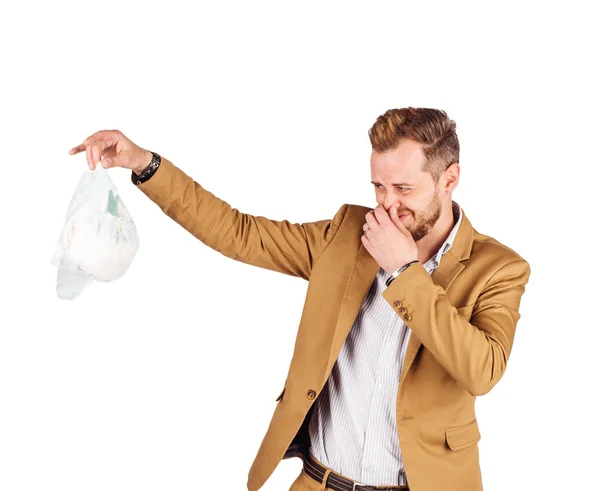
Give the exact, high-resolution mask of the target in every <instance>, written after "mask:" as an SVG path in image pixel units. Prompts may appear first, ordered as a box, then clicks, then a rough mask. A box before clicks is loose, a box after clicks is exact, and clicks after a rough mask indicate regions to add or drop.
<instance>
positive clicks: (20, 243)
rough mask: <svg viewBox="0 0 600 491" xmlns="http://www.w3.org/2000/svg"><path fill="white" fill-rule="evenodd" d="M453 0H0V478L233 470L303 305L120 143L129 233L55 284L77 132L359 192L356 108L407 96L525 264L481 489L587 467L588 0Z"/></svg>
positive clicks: (482, 412)
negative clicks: (177, 211)
mask: <svg viewBox="0 0 600 491" xmlns="http://www.w3.org/2000/svg"><path fill="white" fill-rule="evenodd" d="M448 4H451V5H445V4H430V3H426V2H414V1H413V2H375V1H370V2H360V6H359V2H356V3H351V2H323V1H320V2H316V1H314V2H312V1H304V2H295V3H291V2H264V1H256V0H255V1H252V2H242V1H238V2H231V1H230V2H225V1H222V2H197V5H195V6H192V5H193V4H192V2H183V1H173V0H172V1H169V2H144V3H142V2H132V1H123V0H121V1H119V2H117V1H104V2H85V3H84V2H64V1H55V2H21V3H19V4H18V5H19V6H18V7H17V6H15V4H13V5H7V4H4V6H3V7H1V11H0V50H1V51H0V53H1V60H0V61H1V67H2V68H1V77H0V84H1V90H0V103H1V104H0V118H1V119H0V125H1V126H0V139H1V144H2V145H1V147H0V148H1V150H2V152H1V169H0V179H1V181H0V182H1V184H0V185H1V193H0V205H1V207H0V213H1V215H0V216H1V222H0V223H1V228H0V230H1V233H2V239H1V241H0V247H1V258H2V269H1V272H2V273H1V275H2V276H1V286H0V288H1V295H0V489H1V490H3V491H21V490H23V491H25V490H27V491H41V490H61V491H67V490H77V491H81V490H86V491H87V490H90V491H92V490H112V491H117V490H145V491H149V490H174V489H176V490H179V491H184V490H197V489H213V488H214V489H232V490H242V489H246V479H247V473H248V470H249V468H250V466H251V464H252V461H253V459H254V456H255V454H256V451H257V450H258V448H259V446H260V443H261V440H262V438H263V436H264V433H265V431H266V429H267V426H268V423H269V421H270V418H271V415H272V412H273V410H274V408H275V405H276V402H275V398H276V396H277V395H278V394H279V392H280V390H281V388H282V385H283V382H284V380H285V377H286V374H287V369H288V365H289V361H290V359H291V354H292V350H293V345H294V341H295V335H296V329H297V326H298V324H297V323H298V321H299V319H300V314H301V310H302V307H303V302H304V294H305V292H306V286H307V283H306V282H304V281H303V280H301V279H297V278H292V277H287V276H284V275H280V274H277V273H274V272H271V271H267V270H261V269H259V268H254V267H251V266H247V265H244V264H242V263H238V262H236V261H233V260H230V259H227V258H225V257H224V256H222V255H220V254H219V253H217V252H215V251H213V250H212V249H209V248H208V247H207V246H205V245H204V244H202V243H201V242H199V241H198V240H196V239H195V238H194V237H193V236H191V235H190V234H189V233H188V232H186V231H185V230H183V229H182V228H181V227H179V226H178V225H177V224H175V222H173V221H172V220H171V219H169V218H168V217H167V216H166V215H164V214H162V212H161V211H160V209H159V208H158V207H157V206H156V205H154V204H153V203H152V202H151V201H150V200H149V199H148V198H147V197H146V196H145V195H144V194H143V193H141V192H140V191H139V190H138V189H136V188H135V187H134V186H133V184H131V182H130V180H129V176H130V174H129V172H128V171H126V170H124V169H111V170H110V171H109V175H110V177H111V178H112V180H113V181H114V183H115V184H116V186H117V188H118V189H119V192H120V194H121V196H122V199H123V201H124V202H125V204H126V206H127V208H128V209H129V211H130V213H131V214H132V216H133V218H134V221H135V223H136V226H137V227H138V233H139V235H140V240H141V245H140V250H139V252H138V254H137V256H136V257H135V259H134V262H133V264H132V265H131V267H130V269H129V270H128V272H127V274H126V275H125V276H124V277H123V278H121V279H119V280H117V281H115V282H112V283H95V284H93V285H91V286H90V287H89V288H88V289H87V290H86V291H85V292H84V293H83V294H82V295H81V296H80V297H78V298H76V299H75V300H73V301H63V300H59V299H58V298H57V296H56V293H55V282H56V268H54V267H52V266H51V265H50V258H51V255H52V252H53V251H54V246H55V244H56V241H57V239H58V235H59V233H60V230H61V228H62V225H63V222H64V218H65V213H66V210H67V206H68V203H69V200H70V198H71V195H72V193H73V191H74V189H75V186H76V184H77V182H78V180H79V177H80V175H81V173H82V172H85V171H86V169H87V166H86V162H85V157H84V156H83V155H78V156H69V155H68V151H69V149H70V148H72V147H74V146H75V145H77V144H79V143H80V142H81V141H83V139H85V138H86V137H87V136H89V135H90V134H92V133H94V132H96V131H98V130H101V129H115V128H116V129H120V130H121V131H123V132H124V133H125V135H127V136H128V137H129V138H131V139H132V140H133V141H134V142H135V143H137V144H138V145H140V146H142V147H144V148H148V149H151V150H154V151H156V152H158V153H160V154H161V155H164V156H165V157H167V158H168V159H169V160H171V161H172V162H174V163H175V164H176V165H178V166H179V167H180V168H182V169H183V170H185V171H186V172H188V173H189V174H190V175H191V176H193V177H194V178H195V179H196V180H197V181H198V182H200V183H201V184H202V185H203V186H204V187H205V188H207V189H208V190H210V191H211V192H213V193H214V194H216V195H217V196H219V197H220V198H222V199H224V200H226V201H227V202H228V203H230V204H231V205H232V206H233V207H236V208H238V209H240V210H241V211H244V212H246V213H252V214H255V215H263V216H267V217H269V218H273V219H284V218H286V219H288V220H291V221H293V222H303V221H313V220H320V219H324V218H331V217H332V216H333V214H334V213H335V211H337V210H338V209H339V207H340V206H341V204H343V203H353V204H362V205H366V206H374V204H375V196H374V191H373V188H372V185H371V184H370V171H369V155H370V145H369V141H368V137H367V130H368V129H369V127H370V126H371V125H372V124H373V122H374V121H375V119H376V117H377V116H378V115H380V114H382V113H383V112H385V110H387V109H389V108H393V107H404V106H415V107H419V106H425V107H436V108H440V109H444V110H446V111H447V112H448V114H449V115H450V117H452V118H453V119H454V120H455V121H456V122H457V131H458V135H459V138H460V142H461V170H462V173H461V180H460V184H459V187H458V189H457V190H456V192H455V193H454V195H453V198H454V199H455V200H456V201H457V202H458V203H459V204H460V205H461V206H462V207H463V209H464V210H465V213H466V215H467V216H468V218H469V219H470V220H471V222H472V223H473V225H474V226H475V228H476V229H477V230H478V231H479V232H481V233H485V234H488V235H491V236H492V237H494V238H496V239H497V240H499V241H501V242H502V243H504V244H506V245H508V246H509V247H511V248H513V249H514V250H516V251H517V252H518V253H519V254H521V255H522V256H523V257H524V258H526V259H527V260H528V261H529V263H530V265H531V268H532V274H531V279H530V283H529V284H528V286H527V290H526V292H525V295H524V296H523V299H522V306H521V315H522V318H521V320H520V321H519V324H518V329H517V335H516V339H515V345H514V349H513V352H512V355H511V358H510V362H509V365H508V369H507V371H506V374H505V376H504V378H503V379H502V380H501V382H500V383H499V384H498V385H497V386H496V387H495V388H494V389H493V390H492V392H490V393H489V394H487V395H485V396H483V397H481V398H479V399H478V401H477V406H476V408H477V415H478V420H479V423H480V428H481V432H482V440H481V442H480V451H481V466H482V472H483V479H484V487H485V489H486V491H494V490H498V491H500V490H502V491H503V490H506V489H511V490H531V489H545V490H559V489H561V490H562V489H598V488H597V487H596V486H597V485H598V484H597V482H598V481H597V472H595V469H596V468H597V466H598V457H599V453H598V439H599V438H600V432H599V429H598V419H597V415H598V414H599V413H600V407H599V405H598V402H596V401H597V392H598V380H597V379H598V368H597V358H598V343H599V341H600V337H599V335H598V329H599V327H600V322H599V321H598V313H597V306H598V303H597V302H598V286H597V284H598V283H597V281H598V279H597V277H598V266H597V264H596V263H597V255H598V252H597V248H598V247H597V242H596V241H595V240H593V236H596V233H595V232H596V231H595V228H596V227H597V223H598V219H597V214H596V209H595V204H596V200H597V187H598V164H599V158H598V129H599V128H598V127H599V125H598V110H599V109H600V105H599V100H598V86H599V80H598V75H597V71H596V70H595V67H596V66H597V54H598V53H597V48H598V44H599V36H598V34H597V33H598V29H597V25H596V23H595V21H594V16H593V15H592V9H591V5H592V2H589V3H583V2H581V3H578V2H562V3H558V2H544V3H542V2H539V3H535V2H514V3H510V2H509V3H507V2H503V3H496V4H495V5H494V6H491V5H489V4H487V3H485V4H484V3H483V2H482V3H478V4H476V3H474V2H473V3H471V4H465V3H462V4H461V3H457V2H448ZM367 5H368V6H367ZM300 466H301V461H300V460H299V459H291V460H286V461H283V462H281V464H280V465H279V466H278V467H277V469H276V471H275V472H274V474H273V475H272V476H271V478H270V479H269V481H268V482H267V483H266V484H265V486H264V488H263V489H265V490H270V491H275V490H287V489H288V487H289V485H290V484H291V483H292V481H293V480H294V479H295V477H296V476H297V474H298V473H299V471H300ZM224 481H225V482H224Z"/></svg>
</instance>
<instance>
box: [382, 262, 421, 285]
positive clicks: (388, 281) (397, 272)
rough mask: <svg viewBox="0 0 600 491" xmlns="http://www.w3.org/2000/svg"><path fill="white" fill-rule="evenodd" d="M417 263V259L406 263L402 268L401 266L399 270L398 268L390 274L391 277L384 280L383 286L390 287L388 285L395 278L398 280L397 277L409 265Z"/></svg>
mask: <svg viewBox="0 0 600 491" xmlns="http://www.w3.org/2000/svg"><path fill="white" fill-rule="evenodd" d="M418 262H419V261H418V259H415V260H414V261H411V262H409V263H406V264H405V265H404V266H402V267H401V268H399V269H397V270H396V271H394V272H393V273H392V275H391V276H390V277H389V278H388V279H387V280H386V282H385V286H386V287H388V286H390V283H391V282H392V281H394V280H395V279H396V278H398V276H399V275H400V273H402V271H404V270H405V269H406V268H408V267H409V266H410V265H411V264H415V263H418Z"/></svg>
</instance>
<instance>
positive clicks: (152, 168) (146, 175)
mask: <svg viewBox="0 0 600 491" xmlns="http://www.w3.org/2000/svg"><path fill="white" fill-rule="evenodd" d="M150 152H151V153H152V160H151V161H150V163H149V164H148V166H147V167H146V168H145V169H144V170H143V171H142V172H140V174H139V175H137V174H136V173H135V172H133V171H131V181H132V182H133V184H135V185H136V186H137V185H138V184H142V183H143V182H146V181H147V180H148V179H150V178H151V177H152V176H153V175H154V173H155V172H156V170H157V169H158V167H159V166H160V161H161V159H160V155H158V154H157V153H156V152H152V150H150Z"/></svg>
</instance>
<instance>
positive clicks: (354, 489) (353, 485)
mask: <svg viewBox="0 0 600 491" xmlns="http://www.w3.org/2000/svg"><path fill="white" fill-rule="evenodd" d="M356 486H362V487H363V488H365V489H368V488H370V487H371V486H368V485H366V484H363V483H361V482H356V481H352V491H356Z"/></svg>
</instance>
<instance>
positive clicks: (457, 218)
mask: <svg viewBox="0 0 600 491" xmlns="http://www.w3.org/2000/svg"><path fill="white" fill-rule="evenodd" d="M452 214H453V216H454V227H453V228H452V230H451V231H450V233H449V234H448V237H447V238H446V240H445V241H444V243H443V244H442V246H441V247H440V249H439V250H438V252H437V254H436V255H435V256H433V260H434V261H435V263H436V265H439V264H440V261H441V260H442V256H443V255H444V254H446V252H448V250H449V249H450V247H452V243H453V242H454V238H455V237H456V234H457V233H458V229H459V227H460V223H461V222H462V208H461V207H460V206H458V204H457V203H456V202H454V201H453V202H452Z"/></svg>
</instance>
